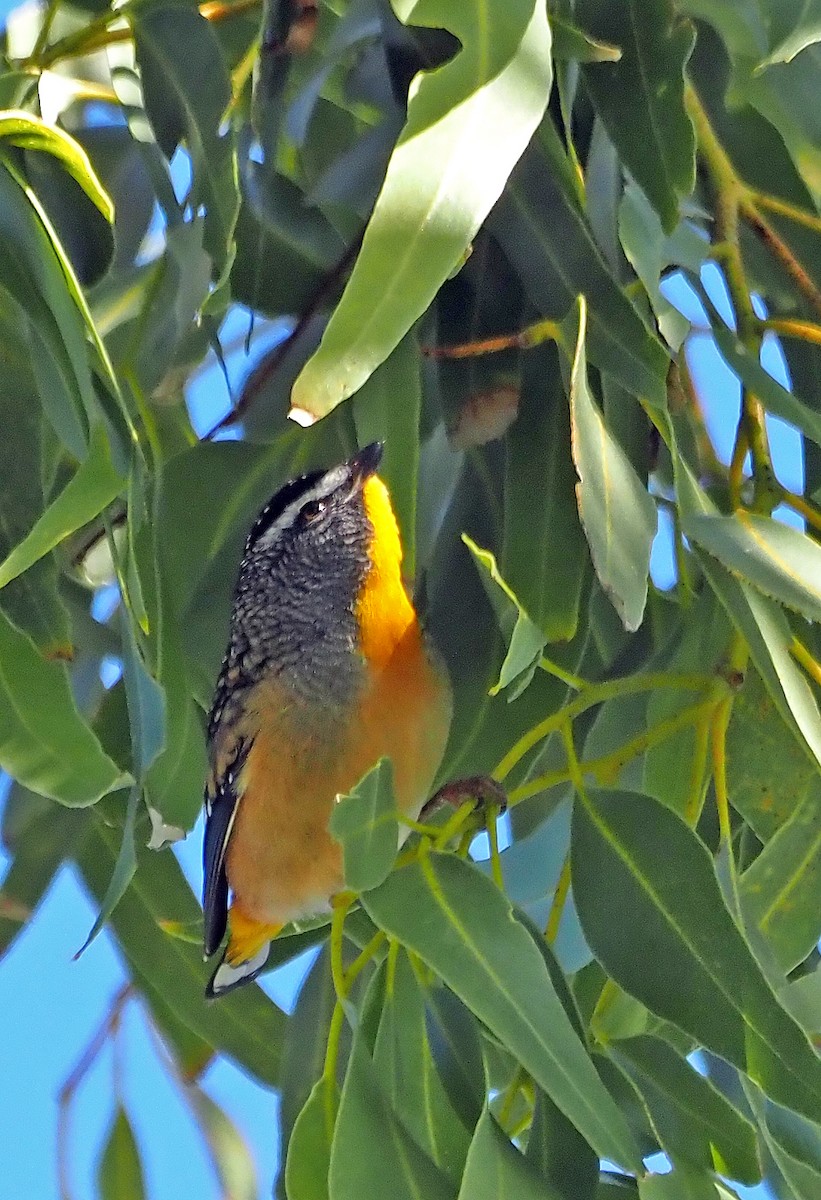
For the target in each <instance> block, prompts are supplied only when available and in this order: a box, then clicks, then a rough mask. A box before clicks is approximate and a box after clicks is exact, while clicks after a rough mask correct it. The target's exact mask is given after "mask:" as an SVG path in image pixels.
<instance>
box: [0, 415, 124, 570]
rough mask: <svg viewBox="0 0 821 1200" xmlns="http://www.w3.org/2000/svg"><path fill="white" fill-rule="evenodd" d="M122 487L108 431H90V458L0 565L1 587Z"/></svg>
mask: <svg viewBox="0 0 821 1200" xmlns="http://www.w3.org/2000/svg"><path fill="white" fill-rule="evenodd" d="M122 487H123V481H122V479H121V478H120V476H119V475H118V473H117V471H116V470H115V468H114V466H113V464H112V462H111V456H110V450H109V446H108V441H107V438H106V435H105V432H104V430H103V428H102V426H101V425H97V426H95V427H94V429H93V430H92V432H91V441H90V445H89V450H88V457H87V458H86V459H85V460H84V461H83V462H81V463H80V466H79V467H78V469H77V471H76V473H75V475H74V476H73V477H72V478H71V479H70V480H69V482H68V483H67V484H66V486H65V488H64V489H63V491H62V492H60V494H59V496H57V498H56V499H55V500H53V501H52V503H51V504H50V505H49V507H48V508H47V509H46V511H45V512H44V513H43V515H42V516H41V517H40V519H39V520H38V521H37V522H36V524H35V525H34V527H33V528H32V529H31V531H30V532H29V533H28V534H27V535H26V537H25V538H24V539H23V541H21V542H19V543H18V544H17V545H16V546H15V548H14V549H13V550H12V552H11V553H10V554H9V555H7V557H6V559H5V560H4V561H3V562H2V563H0V588H2V587H5V586H6V584H7V583H9V582H10V581H11V580H12V579H16V578H17V576H18V575H20V574H22V572H23V571H26V570H28V568H29V567H31V566H32V565H33V564H34V563H36V562H37V561H38V560H39V559H41V558H42V557H43V556H44V555H46V554H48V552H49V551H50V550H53V549H54V547H55V546H57V545H58V544H59V543H60V542H61V541H62V540H63V539H64V538H66V537H68V535H69V534H70V533H74V531H75V530H77V529H79V528H80V527H81V526H82V525H85V524H86V523H87V522H88V521H90V520H92V518H94V517H96V516H97V515H98V514H99V513H100V512H102V510H103V509H104V508H105V507H106V505H108V504H110V503H111V501H112V500H113V499H114V498H115V497H116V496H117V495H118V494H119V493H120V491H121V489H122Z"/></svg>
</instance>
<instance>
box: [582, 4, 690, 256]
mask: <svg viewBox="0 0 821 1200" xmlns="http://www.w3.org/2000/svg"><path fill="white" fill-rule="evenodd" d="M576 16H577V19H578V20H579V21H581V22H582V24H583V25H584V26H585V28H587V29H589V30H590V31H591V32H592V33H593V34H594V35H595V36H596V37H597V38H599V39H601V40H602V41H605V42H613V43H615V44H616V45H618V46H619V47H620V48H621V51H622V53H621V57H620V58H619V59H618V61H616V62H604V63H595V64H592V65H590V66H588V67H587V68H586V69H585V73H584V79H585V86H586V87H587V90H588V92H589V93H590V96H591V98H592V100H593V103H594V105H595V106H596V111H597V112H598V114H599V116H600V117H601V119H602V121H603V122H604V124H605V126H606V128H607V132H608V133H609V134H610V137H611V139H612V141H613V143H614V145H615V146H616V148H617V150H618V151H619V154H620V155H621V158H622V161H623V162H624V164H625V166H626V167H627V169H628V170H629V171H630V173H631V175H633V177H634V178H635V179H636V181H637V182H638V183H639V184H640V185H641V187H642V188H643V189H644V191H645V193H646V194H647V196H648V198H649V199H650V200H651V201H652V203H653V206H654V207H655V209H656V211H657V212H658V214H659V216H660V217H661V220H662V224H663V225H664V228H665V230H666V231H667V232H668V233H670V232H672V230H673V229H674V228H675V226H676V224H677V223H678V216H679V202H680V200H681V199H682V198H683V197H685V196H689V194H690V193H691V192H692V190H693V187H694V186H695V181H696V147H695V135H694V132H693V127H692V124H691V122H690V118H689V117H688V115H687V113H686V111H685V108H684V68H685V66H686V64H687V60H688V59H689V57H690V54H691V53H692V50H693V43H694V41H695V30H694V28H693V26H692V25H691V24H690V23H689V22H687V21H681V20H678V19H677V17H676V14H675V12H674V9H673V5H672V4H671V3H669V2H668V0H652V3H647V2H646V0H615V2H612V0H582V2H581V3H580V4H579V5H578V6H577V12H576Z"/></svg>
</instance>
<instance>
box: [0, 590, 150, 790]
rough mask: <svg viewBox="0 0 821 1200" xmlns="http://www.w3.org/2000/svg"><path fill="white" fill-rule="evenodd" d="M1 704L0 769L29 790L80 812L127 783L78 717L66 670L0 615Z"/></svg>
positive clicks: (123, 775)
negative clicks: (48, 657) (45, 659)
mask: <svg viewBox="0 0 821 1200" xmlns="http://www.w3.org/2000/svg"><path fill="white" fill-rule="evenodd" d="M0 701H2V702H0V766H2V767H3V769H4V770H6V771H8V773H9V774H10V775H11V776H12V777H13V778H14V779H17V780H18V781H19V782H20V783H22V784H24V785H25V786H26V787H28V788H31V790H32V791H34V792H40V793H41V794H42V795H44V796H50V797H51V798H52V799H53V800H59V801H60V803H61V804H68V805H72V806H78V807H82V806H84V805H87V804H94V803H95V801H97V800H99V799H100V797H101V796H104V795H106V793H107V792H111V791H114V790H115V789H117V788H121V787H123V786H126V785H127V784H128V782H129V777H128V776H127V775H125V774H124V773H123V772H122V771H121V770H120V769H119V767H117V765H116V764H115V763H114V762H112V760H111V759H110V758H109V757H108V755H107V754H105V753H104V751H103V749H102V747H101V746H100V743H99V741H98V740H97V738H96V737H95V735H94V734H93V733H92V731H91V729H90V728H89V726H88V725H87V724H86V723H85V721H84V720H83V718H82V717H81V716H80V714H79V713H78V711H77V707H76V705H75V703H74V699H73V697H72V695H71V688H70V686H69V681H68V675H67V672H66V668H65V666H63V665H62V664H60V663H56V662H45V661H44V660H43V658H41V656H40V655H39V654H38V652H37V650H36V649H35V647H34V645H33V644H32V642H31V641H30V640H29V639H28V638H27V637H26V636H25V634H23V633H20V632H18V631H17V630H16V629H15V628H14V627H13V625H11V623H10V622H9V621H8V620H7V619H6V618H5V617H4V616H3V615H2V613H0Z"/></svg>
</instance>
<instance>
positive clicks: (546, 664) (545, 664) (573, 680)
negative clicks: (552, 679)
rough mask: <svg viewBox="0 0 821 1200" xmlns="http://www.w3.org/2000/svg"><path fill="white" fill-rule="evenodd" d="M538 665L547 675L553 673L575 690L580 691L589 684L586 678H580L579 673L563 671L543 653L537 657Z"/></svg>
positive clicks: (562, 668)
mask: <svg viewBox="0 0 821 1200" xmlns="http://www.w3.org/2000/svg"><path fill="white" fill-rule="evenodd" d="M539 666H540V668H541V669H542V670H543V671H546V672H547V674H548V675H555V676H556V678H557V679H561V681H562V683H566V684H567V686H568V687H572V688H573V690H574V691H576V692H581V691H582V690H583V689H584V688H586V687H589V686H590V684H589V683H588V682H587V680H585V679H582V677H581V676H580V675H573V674H572V672H570V671H565V669H564V667H560V666H559V664H558V663H555V662H553V660H552V659H550V658H545V656H544V655H542V657H541V658H540V659H539Z"/></svg>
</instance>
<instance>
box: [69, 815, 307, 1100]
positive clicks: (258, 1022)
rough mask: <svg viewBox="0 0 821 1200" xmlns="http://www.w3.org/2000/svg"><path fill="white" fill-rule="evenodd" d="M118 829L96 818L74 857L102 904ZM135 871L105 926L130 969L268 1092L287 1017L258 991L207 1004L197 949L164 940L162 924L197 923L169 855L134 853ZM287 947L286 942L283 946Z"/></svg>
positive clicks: (276, 1069)
mask: <svg viewBox="0 0 821 1200" xmlns="http://www.w3.org/2000/svg"><path fill="white" fill-rule="evenodd" d="M120 840H121V828H117V827H116V826H114V827H112V826H111V825H109V824H107V823H106V822H105V821H104V820H102V819H101V818H99V817H98V816H97V813H96V810H95V814H94V820H93V823H92V827H91V829H90V831H89V836H88V838H87V839H86V840H85V841H84V842H83V845H82V847H81V849H80V851H79V853H78V855H77V860H78V865H79V867H80V870H81V873H82V876H83V879H84V880H85V882H86V885H87V886H88V887H89V889H90V891H91V892H92V894H93V895H94V897H95V898H96V899H97V902H98V903H99V902H100V901H101V900H102V897H103V895H104V894H105V890H106V888H107V886H108V883H109V880H110V878H111V872H112V869H113V866H114V863H115V861H116V858H117V853H118V850H119V846H120ZM137 862H138V870H137V872H136V874H135V875H134V878H133V879H132V881H131V886H130V887H129V888H128V889H127V891H126V893H125V895H124V896H123V898H122V899H121V900H120V903H119V904H118V905H117V907H116V908H115V909H114V911H113V913H112V914H111V917H110V920H109V927H110V929H111V930H112V931H113V932H114V934H115V936H116V938H117V941H118V943H119V945H120V948H121V950H122V952H123V954H124V955H125V957H126V959H127V961H128V962H129V964H130V965H133V969H134V970H135V971H136V972H137V974H138V976H139V977H140V978H141V979H143V980H149V981H150V982H151V983H152V984H153V986H154V987H155V988H156V989H158V990H159V991H160V992H161V995H162V999H163V1001H164V1003H165V1005H167V1007H168V1008H169V1009H170V1010H171V1011H172V1012H173V1013H174V1014H175V1016H176V1017H177V1018H178V1019H179V1020H180V1021H182V1022H183V1023H184V1024H185V1025H186V1026H187V1027H188V1028H190V1029H192V1030H194V1031H195V1032H196V1033H197V1034H198V1035H199V1036H200V1037H201V1038H202V1039H203V1041H204V1042H206V1043H208V1044H209V1045H211V1046H213V1047H214V1048H215V1049H217V1050H219V1051H220V1052H222V1053H223V1054H227V1055H228V1056H229V1057H231V1058H233V1059H234V1060H235V1061H236V1062H238V1063H239V1064H240V1065H241V1066H242V1067H243V1069H244V1070H245V1071H247V1072H248V1073H249V1074H250V1075H252V1076H253V1077H254V1078H256V1079H258V1080H259V1081H260V1082H262V1083H264V1084H267V1085H268V1086H269V1087H275V1086H276V1084H277V1082H278V1079H279V1063H280V1052H281V1047H282V1039H283V1035H284V1031H285V1024H286V1018H285V1014H284V1013H283V1012H281V1011H280V1009H279V1008H277V1006H276V1005H275V1004H274V1003H273V1001H271V1000H269V999H268V997H267V996H266V995H265V994H264V993H263V992H262V991H261V990H260V989H259V988H258V987H246V988H240V989H239V990H238V991H236V992H232V993H231V995H229V996H224V997H222V998H221V999H220V1001H219V1003H218V1004H209V1003H208V1002H207V1001H206V999H205V994H204V993H205V983H206V980H207V978H208V975H209V969H208V968H207V967H206V966H205V964H204V963H203V961H202V953H201V949H200V945H201V943H200V945H196V946H195V945H192V944H191V943H189V942H185V941H182V940H181V939H180V938H176V937H172V936H171V935H169V934H167V933H164V932H163V930H162V928H161V926H160V922H161V921H164V920H171V921H178V922H182V923H183V924H188V923H190V922H193V921H196V920H201V919H202V913H201V910H200V906H199V903H198V902H197V900H196V899H195V897H194V895H193V893H192V891H191V889H190V888H189V886H188V884H187V883H186V881H185V877H184V876H183V874H182V871H181V870H180V867H179V864H178V863H177V860H176V859H175V858H174V855H173V854H172V853H171V851H170V850H162V851H160V852H159V853H156V852H155V851H153V850H147V849H143V848H142V847H138V849H137ZM288 940H290V939H288ZM149 998H150V994H149Z"/></svg>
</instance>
